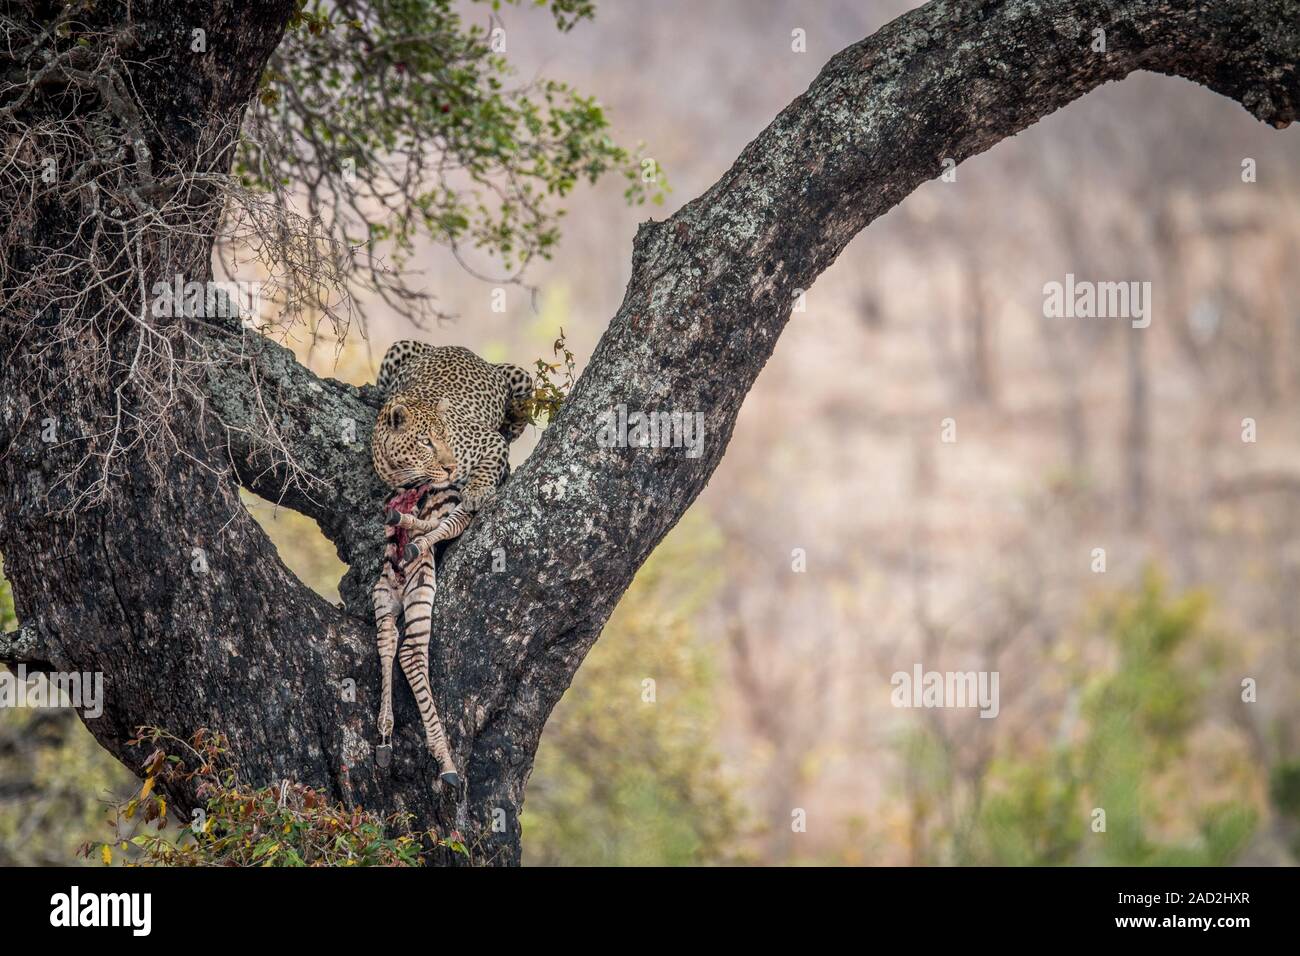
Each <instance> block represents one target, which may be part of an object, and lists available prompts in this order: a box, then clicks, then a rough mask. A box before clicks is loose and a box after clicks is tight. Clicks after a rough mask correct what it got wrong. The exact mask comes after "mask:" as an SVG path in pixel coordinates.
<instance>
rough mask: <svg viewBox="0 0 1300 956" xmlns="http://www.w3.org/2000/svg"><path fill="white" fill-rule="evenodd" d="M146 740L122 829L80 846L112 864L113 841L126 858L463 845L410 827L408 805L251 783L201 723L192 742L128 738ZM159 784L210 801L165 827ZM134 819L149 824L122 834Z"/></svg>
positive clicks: (342, 857)
mask: <svg viewBox="0 0 1300 956" xmlns="http://www.w3.org/2000/svg"><path fill="white" fill-rule="evenodd" d="M144 743H151V744H153V745H154V747H155V749H154V750H153V752H152V753H151V754H150V755H149V758H148V759H147V760H146V761H145V763H144V766H143V767H142V768H141V769H142V773H143V775H144V783H143V784H142V785H141V787H140V789H139V791H138V792H137V793H136V794H135V795H134V796H132V797H131V798H130V799H129V800H127V801H126V802H125V803H123V804H121V805H119V806H118V807H117V821H116V829H117V831H118V834H119V836H118V837H116V838H115V839H114V840H113V842H111V843H99V844H91V843H88V844H86V845H85V846H84V847H83V848H82V853H83V855H85V856H90V855H92V854H97V855H98V856H99V858H100V859H101V860H102V861H103V862H104V863H105V864H111V863H112V862H113V860H114V852H113V851H114V848H115V847H116V848H117V849H118V850H120V851H132V850H134V852H132V853H131V855H130V857H129V858H128V859H129V861H130V863H131V865H135V866H289V867H296V866H418V865H420V863H421V862H422V858H423V854H424V852H425V850H426V849H428V848H429V847H432V846H434V845H438V846H445V847H449V848H451V849H452V850H454V851H456V852H462V853H463V852H465V848H464V845H463V844H461V843H460V842H459V838H458V837H457V836H456V835H455V834H451V835H450V836H448V837H447V838H446V839H439V838H438V836H437V835H436V834H434V833H432V832H411V830H410V826H409V824H410V818H409V816H408V815H405V814H393V815H391V816H388V817H384V816H380V815H378V814H374V813H369V812H367V811H365V810H362V809H359V808H353V809H348V808H346V807H344V806H342V805H341V804H337V803H331V802H330V801H329V800H327V799H326V798H325V797H323V796H322V795H321V794H319V793H317V792H316V791H315V790H313V789H312V788H311V787H305V786H302V785H301V784H296V783H293V782H290V781H287V780H286V781H284V783H283V784H282V785H281V786H280V787H278V788H277V787H262V788H256V789H254V788H251V787H248V786H245V785H243V784H241V783H240V781H239V779H238V777H237V776H236V774H235V772H234V770H233V769H231V768H229V767H224V766H223V761H222V755H223V753H224V750H225V741H224V739H223V738H222V737H221V735H219V734H213V733H210V732H208V731H206V730H199V731H197V732H196V733H195V734H194V736H193V737H191V738H190V739H189V740H188V741H186V740H181V739H179V738H177V737H175V736H173V735H171V734H168V733H166V732H164V731H162V730H158V729H157V728H141V729H140V731H139V736H138V737H137V738H136V739H135V740H133V741H130V744H131V745H133V746H135V745H139V744H144ZM168 751H171V752H170V753H169V752H168ZM158 784H163V785H166V784H175V785H177V786H186V787H196V788H197V793H198V795H199V796H200V797H201V798H203V799H204V801H205V802H204V810H203V811H200V812H196V813H195V815H194V817H193V819H191V821H190V822H188V823H186V824H183V825H181V826H180V827H179V832H178V834H177V836H175V837H172V836H171V835H170V834H169V833H168V832H167V831H168V827H169V825H170V824H171V823H172V822H173V821H172V820H171V819H170V818H169V816H168V812H169V808H168V806H167V800H166V798H165V797H164V796H163V794H162V792H160V790H159V789H157V787H156V785H158ZM135 822H142V823H146V824H153V827H152V828H151V829H149V830H147V831H145V832H140V833H136V834H135V835H133V836H125V835H124V831H125V830H128V829H129V828H130V827H131V826H132V825H133V824H134V823H135ZM393 834H396V835H393Z"/></svg>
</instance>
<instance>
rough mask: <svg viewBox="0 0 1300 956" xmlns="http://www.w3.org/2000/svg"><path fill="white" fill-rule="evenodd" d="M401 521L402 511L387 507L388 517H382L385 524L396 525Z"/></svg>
mask: <svg viewBox="0 0 1300 956" xmlns="http://www.w3.org/2000/svg"><path fill="white" fill-rule="evenodd" d="M401 523H402V513H401V512H400V511H398V510H397V509H396V508H389V509H388V517H386V518H385V519H384V524H386V525H398V524H401Z"/></svg>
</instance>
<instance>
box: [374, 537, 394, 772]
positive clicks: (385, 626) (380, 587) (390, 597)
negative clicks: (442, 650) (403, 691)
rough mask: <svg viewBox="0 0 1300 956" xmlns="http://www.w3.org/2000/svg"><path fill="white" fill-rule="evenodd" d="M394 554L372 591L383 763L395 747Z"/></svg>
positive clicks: (377, 752) (379, 750)
mask: <svg viewBox="0 0 1300 956" xmlns="http://www.w3.org/2000/svg"><path fill="white" fill-rule="evenodd" d="M395 550H396V546H395V544H394V543H393V542H391V541H390V542H389V545H388V548H387V551H390V552H391V551H395ZM394 557H395V555H387V554H386V555H385V557H384V567H383V570H382V571H381V572H380V574H379V580H378V581H376V582H375V589H374V592H373V597H374V603H375V643H376V645H377V646H378V649H379V677H380V693H379V718H378V721H377V724H378V729H379V746H378V747H377V748H376V749H375V762H376V763H377V764H379V766H381V767H386V766H388V762H389V761H390V760H391V759H392V756H393V748H392V744H391V743H390V742H389V741H390V740H391V739H392V735H393V658H394V657H396V656H397V621H396V619H395V615H396V613H397V609H398V591H397V577H396V570H395V568H394V566H393V565H394V561H393V560H392V558H394Z"/></svg>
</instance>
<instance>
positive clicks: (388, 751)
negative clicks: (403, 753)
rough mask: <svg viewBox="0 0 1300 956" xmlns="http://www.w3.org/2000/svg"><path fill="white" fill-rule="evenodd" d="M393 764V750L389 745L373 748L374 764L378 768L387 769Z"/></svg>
mask: <svg viewBox="0 0 1300 956" xmlns="http://www.w3.org/2000/svg"><path fill="white" fill-rule="evenodd" d="M392 762H393V748H392V745H391V744H380V745H379V746H378V747H376V748H375V764H376V766H379V767H387V766H388V765H389V764H390V763H392Z"/></svg>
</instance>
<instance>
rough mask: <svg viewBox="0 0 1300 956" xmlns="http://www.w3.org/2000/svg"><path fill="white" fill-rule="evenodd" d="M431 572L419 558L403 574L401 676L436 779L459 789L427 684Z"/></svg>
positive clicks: (429, 564)
mask: <svg viewBox="0 0 1300 956" xmlns="http://www.w3.org/2000/svg"><path fill="white" fill-rule="evenodd" d="M434 582H435V577H434V569H433V560H432V559H431V558H421V559H420V560H419V561H418V562H417V563H416V564H415V565H414V566H412V567H410V568H408V569H407V572H406V590H405V592H404V593H403V595H402V606H403V609H404V610H403V614H404V616H405V619H406V640H405V641H404V642H403V643H402V651H401V655H400V658H401V663H402V673H404V674H405V675H406V680H407V683H409V684H410V685H411V693H412V694H414V695H415V703H416V705H417V706H418V707H419V709H420V721H421V722H422V723H423V724H424V739H425V743H427V744H428V747H429V752H430V753H431V754H433V757H434V759H435V760H437V761H438V767H439V769H440V773H439V774H438V778H439V779H440V780H441V781H442V782H443V783H445V784H447V785H448V786H449V787H453V788H459V787H460V774H458V773H457V772H456V763H455V761H453V760H452V759H451V749H450V748H449V747H448V746H447V734H446V732H445V731H444V730H443V728H442V721H441V720H440V719H439V717H438V710H437V708H436V707H434V704H433V688H432V687H431V686H430V684H429V631H430V630H431V629H432V626H433V620H432V619H433V593H434Z"/></svg>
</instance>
